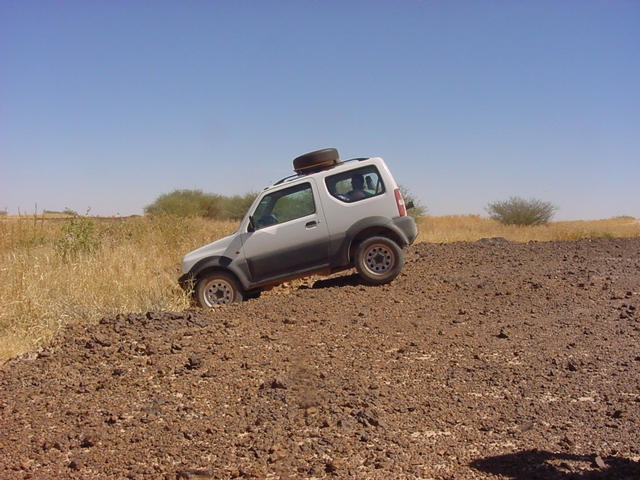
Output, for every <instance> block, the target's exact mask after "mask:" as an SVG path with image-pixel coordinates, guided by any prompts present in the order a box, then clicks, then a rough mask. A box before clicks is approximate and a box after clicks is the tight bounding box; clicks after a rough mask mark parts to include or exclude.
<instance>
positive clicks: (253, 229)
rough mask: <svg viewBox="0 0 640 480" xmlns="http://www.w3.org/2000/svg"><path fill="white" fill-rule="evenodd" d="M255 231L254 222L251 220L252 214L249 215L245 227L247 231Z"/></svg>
mask: <svg viewBox="0 0 640 480" xmlns="http://www.w3.org/2000/svg"><path fill="white" fill-rule="evenodd" d="M255 231H256V224H255V222H254V221H253V215H250V216H249V226H248V227H247V232H255Z"/></svg>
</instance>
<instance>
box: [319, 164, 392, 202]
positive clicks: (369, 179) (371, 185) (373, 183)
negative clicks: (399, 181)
mask: <svg viewBox="0 0 640 480" xmlns="http://www.w3.org/2000/svg"><path fill="white" fill-rule="evenodd" d="M325 183H326V185H327V189H328V190H329V193H330V194H331V195H332V196H333V197H335V198H337V199H338V200H340V201H343V202H347V203H351V202H357V201H359V200H364V199H365V198H369V197H375V196H377V195H381V194H383V193H384V183H382V178H381V177H380V173H379V172H378V169H377V168H376V167H375V165H369V166H368V167H362V168H356V169H355V170H349V171H348V172H343V173H339V174H337V175H331V176H330V177H327V178H326V179H325Z"/></svg>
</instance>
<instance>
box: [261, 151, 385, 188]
mask: <svg viewBox="0 0 640 480" xmlns="http://www.w3.org/2000/svg"><path fill="white" fill-rule="evenodd" d="M365 160H381V158H380V157H358V158H350V159H349V160H345V161H343V162H340V163H338V164H335V165H331V166H330V167H326V168H323V169H322V170H318V171H315V172H311V173H296V174H294V175H289V176H288V177H284V178H282V179H280V180H278V181H277V182H275V183H274V184H273V185H269V186H268V187H266V188H265V189H264V190H271V189H272V188H273V187H277V186H280V185H282V184H284V183H289V182H293V181H295V180H299V179H303V178H308V177H315V176H324V175H327V174H328V173H329V172H330V173H331V174H332V175H333V174H334V173H340V172H341V171H343V170H349V169H350V168H351V167H353V163H354V162H363V161H365Z"/></svg>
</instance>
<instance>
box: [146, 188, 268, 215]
mask: <svg viewBox="0 0 640 480" xmlns="http://www.w3.org/2000/svg"><path fill="white" fill-rule="evenodd" d="M256 196H257V194H256V193H252V192H251V193H246V194H244V195H234V196H232V197H226V196H223V195H218V194H215V193H204V192H202V191H201V190H174V191H173V192H171V193H165V194H163V195H160V196H159V197H158V198H157V199H156V200H155V201H154V202H153V203H152V204H151V205H147V206H146V207H144V212H145V213H146V214H147V215H175V216H177V217H205V218H211V219H214V220H240V219H241V218H242V217H244V214H245V213H246V211H247V210H248V209H249V207H250V206H251V204H252V203H253V201H254V200H255V198H256Z"/></svg>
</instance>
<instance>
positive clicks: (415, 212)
mask: <svg viewBox="0 0 640 480" xmlns="http://www.w3.org/2000/svg"><path fill="white" fill-rule="evenodd" d="M399 188H400V193H402V198H403V199H404V204H405V205H408V204H409V203H410V202H413V208H410V209H407V213H408V214H409V215H411V216H412V217H413V218H419V217H423V216H425V215H426V214H427V211H428V209H427V207H425V206H424V205H423V204H422V202H421V201H420V200H418V199H417V198H416V197H415V196H414V195H413V193H411V192H410V191H409V189H408V188H407V187H405V186H403V185H400V186H399Z"/></svg>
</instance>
